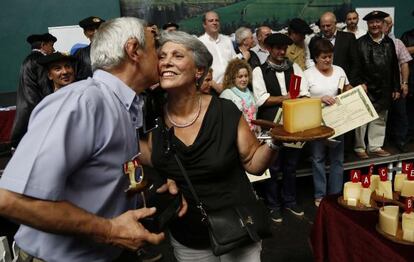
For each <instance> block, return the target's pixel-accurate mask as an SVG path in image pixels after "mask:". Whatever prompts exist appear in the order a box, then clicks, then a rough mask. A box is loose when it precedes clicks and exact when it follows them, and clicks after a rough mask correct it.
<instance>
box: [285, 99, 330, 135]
mask: <svg viewBox="0 0 414 262" xmlns="http://www.w3.org/2000/svg"><path fill="white" fill-rule="evenodd" d="M282 107H283V129H284V130H285V131H286V132H288V133H295V132H302V131H305V130H307V129H311V128H315V127H319V126H321V124H322V107H321V99H319V98H298V99H288V100H285V101H283V104H282Z"/></svg>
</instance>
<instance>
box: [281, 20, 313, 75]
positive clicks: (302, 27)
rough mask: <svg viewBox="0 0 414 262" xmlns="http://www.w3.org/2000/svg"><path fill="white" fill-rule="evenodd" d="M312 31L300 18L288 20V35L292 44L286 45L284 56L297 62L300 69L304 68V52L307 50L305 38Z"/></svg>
mask: <svg viewBox="0 0 414 262" xmlns="http://www.w3.org/2000/svg"><path fill="white" fill-rule="evenodd" d="M312 33H313V31H312V29H310V27H309V25H308V24H307V23H306V22H305V21H304V20H302V19H300V18H293V19H292V20H290V22H289V26H288V36H289V37H290V39H292V41H293V44H291V45H290V46H288V49H287V50H286V56H287V57H288V58H289V60H290V61H292V62H294V63H296V64H298V65H299V66H300V68H301V69H302V70H305V69H306V53H307V52H309V50H308V45H307V44H306V43H305V38H306V36H307V35H310V34H312Z"/></svg>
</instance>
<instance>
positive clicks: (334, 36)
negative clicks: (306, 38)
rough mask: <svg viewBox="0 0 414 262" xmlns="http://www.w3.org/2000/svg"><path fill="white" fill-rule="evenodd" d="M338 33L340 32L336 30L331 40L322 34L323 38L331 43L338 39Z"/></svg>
mask: <svg viewBox="0 0 414 262" xmlns="http://www.w3.org/2000/svg"><path fill="white" fill-rule="evenodd" d="M337 33H338V30H335V33H334V34H333V35H332V37H331V38H327V37H326V36H325V35H324V34H322V37H323V38H325V39H328V40H329V41H332V40H334V39H335V38H336V34H337Z"/></svg>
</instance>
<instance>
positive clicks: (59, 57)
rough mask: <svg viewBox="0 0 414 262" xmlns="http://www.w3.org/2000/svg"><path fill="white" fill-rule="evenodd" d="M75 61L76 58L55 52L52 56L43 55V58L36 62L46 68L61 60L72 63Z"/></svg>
mask: <svg viewBox="0 0 414 262" xmlns="http://www.w3.org/2000/svg"><path fill="white" fill-rule="evenodd" d="M75 59H76V58H75V57H74V56H71V55H66V54H63V53H60V52H55V53H53V54H50V55H45V56H42V57H40V58H39V59H38V60H37V62H38V63H39V64H41V65H43V66H47V65H49V64H51V63H54V62H58V61H61V60H69V61H74V60H75Z"/></svg>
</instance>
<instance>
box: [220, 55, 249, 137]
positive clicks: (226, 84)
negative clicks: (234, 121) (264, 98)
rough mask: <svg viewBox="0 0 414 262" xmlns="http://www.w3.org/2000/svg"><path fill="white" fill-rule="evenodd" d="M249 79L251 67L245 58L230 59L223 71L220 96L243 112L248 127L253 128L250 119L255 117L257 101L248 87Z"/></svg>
mask: <svg viewBox="0 0 414 262" xmlns="http://www.w3.org/2000/svg"><path fill="white" fill-rule="evenodd" d="M251 80H252V68H251V67H250V65H249V64H248V63H247V62H246V61H245V60H240V59H233V60H231V61H230V62H229V64H228V65H227V68H226V72H225V73H224V81H223V88H224V90H223V92H222V93H221V94H220V97H221V98H224V99H228V100H231V101H232V102H233V103H234V104H235V105H236V106H237V108H238V109H239V110H240V111H242V112H243V116H244V118H245V119H246V121H247V123H249V126H250V129H251V130H253V128H254V125H252V124H251V123H250V121H251V120H252V119H256V113H257V103H256V100H255V99H254V96H253V93H252V91H250V90H249V88H248V86H249V85H250V84H251Z"/></svg>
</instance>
